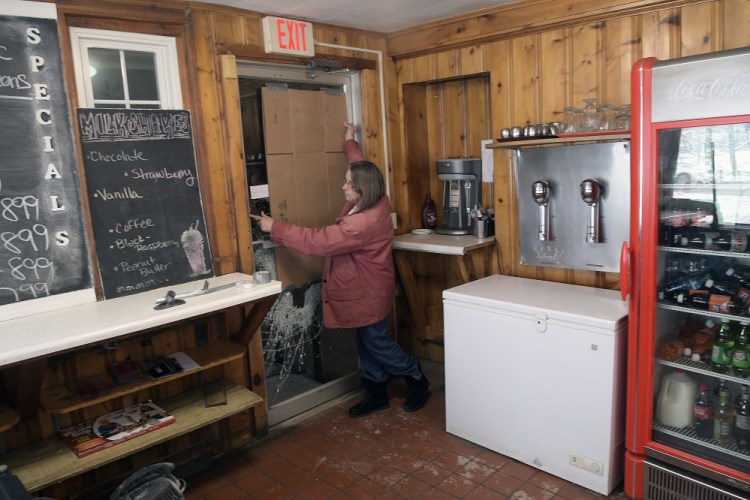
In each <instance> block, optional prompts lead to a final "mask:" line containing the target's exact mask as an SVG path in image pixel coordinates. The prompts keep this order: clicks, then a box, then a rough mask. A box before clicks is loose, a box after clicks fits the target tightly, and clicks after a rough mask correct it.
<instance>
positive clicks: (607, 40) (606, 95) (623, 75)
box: [600, 17, 640, 106]
mask: <svg viewBox="0 0 750 500" xmlns="http://www.w3.org/2000/svg"><path fill="white" fill-rule="evenodd" d="M633 24H634V19H633V18H630V17H627V18H623V17H621V18H617V19H611V20H609V21H607V24H606V27H605V30H606V36H605V37H604V63H603V64H602V67H603V68H604V88H603V89H602V92H601V93H600V96H601V102H607V103H609V104H612V105H615V106H620V105H622V104H629V103H630V70H631V69H632V68H633V64H634V63H635V62H636V61H637V55H638V54H639V53H640V51H639V50H638V47H636V45H637V37H636V36H634V34H633V31H634V29H633Z"/></svg>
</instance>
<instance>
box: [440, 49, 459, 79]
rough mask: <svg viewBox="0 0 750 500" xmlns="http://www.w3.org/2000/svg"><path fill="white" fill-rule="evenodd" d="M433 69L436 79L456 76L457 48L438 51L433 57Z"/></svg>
mask: <svg viewBox="0 0 750 500" xmlns="http://www.w3.org/2000/svg"><path fill="white" fill-rule="evenodd" d="M435 70H436V71H435V77H436V79H438V80H441V79H444V78H455V77H456V76H458V75H459V71H458V50H447V51H445V52H438V53H437V55H436V57H435Z"/></svg>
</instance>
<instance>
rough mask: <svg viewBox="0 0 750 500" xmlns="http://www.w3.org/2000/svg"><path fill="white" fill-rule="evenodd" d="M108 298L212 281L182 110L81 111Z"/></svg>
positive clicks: (187, 122)
mask: <svg viewBox="0 0 750 500" xmlns="http://www.w3.org/2000/svg"><path fill="white" fill-rule="evenodd" d="M77 120H78V129H79V132H80V139H81V149H82V154H83V164H84V170H85V172H86V187H87V191H88V199H89V207H90V209H91V219H92V222H93V226H94V244H95V246H96V255H97V259H98V261H99V269H100V272H101V278H102V287H103V290H104V295H105V297H106V298H112V297H119V296H123V295H130V294H133V293H140V292H145V291H148V290H152V289H155V288H159V287H164V286H168V285H170V284H175V283H185V282H187V281H193V280H197V279H202V278H207V277H211V276H213V275H214V273H213V265H212V259H211V250H210V245H209V242H208V233H207V231H206V221H205V217H204V214H203V204H202V202H201V194H200V189H199V186H198V173H197V169H196V165H195V152H194V148H193V135H192V127H191V122H190V113H189V112H188V111H185V110H135V109H130V110H126V109H79V110H78V112H77Z"/></svg>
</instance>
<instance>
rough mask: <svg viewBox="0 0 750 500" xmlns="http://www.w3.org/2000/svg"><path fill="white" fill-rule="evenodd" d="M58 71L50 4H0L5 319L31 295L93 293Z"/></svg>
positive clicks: (1, 292) (1, 298) (0, 277)
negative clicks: (85, 291)
mask: <svg viewBox="0 0 750 500" xmlns="http://www.w3.org/2000/svg"><path fill="white" fill-rule="evenodd" d="M62 74H63V72H62V66H61V59H60V45H59V41H58V31H57V21H56V10H55V6H54V4H40V3H37V2H15V1H7V2H5V1H4V2H3V3H2V4H0V306H4V305H8V306H9V307H8V308H6V309H4V310H2V311H0V314H2V315H3V317H4V318H5V317H7V316H8V315H9V314H11V313H10V312H9V311H10V309H14V310H15V308H14V306H10V304H16V305H17V306H25V304H21V303H22V302H24V301H28V300H31V299H42V298H51V297H52V296H54V295H60V294H64V293H66V292H72V291H78V290H85V289H90V292H91V297H92V299H93V298H94V297H93V290H92V286H93V285H92V278H91V272H90V268H89V260H88V249H87V245H86V238H85V234H86V233H85V230H84V223H83V218H82V210H81V188H80V185H79V179H78V174H77V167H76V159H75V152H74V151H75V149H74V147H73V144H74V143H73V137H72V132H71V130H72V127H71V116H70V114H69V113H68V106H67V101H66V93H65V85H64V81H63V77H62ZM39 302H40V303H46V304H48V303H49V299H45V300H40V301H39ZM45 307H46V306H45ZM38 310H39V311H41V310H43V308H41V307H40V308H38Z"/></svg>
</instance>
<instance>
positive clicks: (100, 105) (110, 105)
mask: <svg viewBox="0 0 750 500" xmlns="http://www.w3.org/2000/svg"><path fill="white" fill-rule="evenodd" d="M94 107H95V108H105V109H106V108H115V109H125V105H124V104H94Z"/></svg>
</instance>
